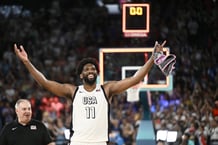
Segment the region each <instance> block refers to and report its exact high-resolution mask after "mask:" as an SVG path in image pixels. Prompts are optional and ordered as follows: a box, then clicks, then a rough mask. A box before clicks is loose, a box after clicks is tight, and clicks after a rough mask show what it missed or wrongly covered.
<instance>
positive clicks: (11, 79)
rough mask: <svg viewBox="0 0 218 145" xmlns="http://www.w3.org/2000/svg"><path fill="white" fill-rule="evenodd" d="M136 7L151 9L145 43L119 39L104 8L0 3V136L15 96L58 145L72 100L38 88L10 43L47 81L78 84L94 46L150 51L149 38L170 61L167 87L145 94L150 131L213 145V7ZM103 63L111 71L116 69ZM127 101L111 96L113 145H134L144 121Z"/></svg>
mask: <svg viewBox="0 0 218 145" xmlns="http://www.w3.org/2000/svg"><path fill="white" fill-rule="evenodd" d="M136 2H138V1H136ZM141 2H149V3H150V4H151V13H150V15H151V22H150V33H149V34H148V37H146V38H124V37H123V35H122V29H121V20H120V19H121V16H120V15H110V14H109V13H108V11H107V8H106V7H104V6H98V5H95V6H93V7H87V6H85V3H84V6H83V5H81V3H80V5H79V7H76V6H74V7H73V8H71V7H70V6H66V5H60V3H59V1H58V0H53V1H52V3H51V4H50V5H46V7H41V8H39V9H38V10H34V11H31V10H28V9H27V8H25V7H21V8H18V9H16V10H14V11H13V10H12V9H10V10H9V11H6V9H4V10H5V11H4V10H2V8H3V7H2V6H1V5H0V7H1V11H0V19H1V20H0V34H1V37H0V130H1V128H2V127H3V126H4V125H5V124H6V123H8V122H10V121H12V120H14V119H15V117H16V114H15V112H14V103H15V101H16V100H17V99H18V98H29V99H30V100H31V103H32V105H33V113H34V114H33V117H34V118H36V119H39V120H41V121H42V122H44V123H45V124H46V126H47V127H48V129H49V131H50V133H51V135H52V137H53V139H54V140H56V141H57V142H56V144H57V145H62V144H64V143H65V137H64V134H63V132H64V130H65V129H69V128H70V123H71V118H70V117H71V116H70V112H71V100H66V99H63V98H61V96H53V94H50V93H48V92H47V91H46V90H44V89H42V88H40V86H39V85H38V84H37V83H36V82H35V81H34V80H33V79H32V78H31V76H30V75H29V73H28V72H27V70H26V69H25V68H24V66H23V64H22V63H21V62H20V61H19V60H18V59H17V58H16V56H15V55H14V52H13V44H14V43H17V44H18V45H19V44H22V45H24V46H25V48H26V50H27V52H28V53H29V55H30V59H31V60H32V62H33V63H34V64H35V66H37V68H38V69H39V70H40V71H42V72H43V74H45V75H46V76H47V77H48V78H49V79H51V80H56V81H59V82H69V83H74V84H78V83H79V80H78V78H77V76H76V74H75V69H76V65H77V63H78V61H79V60H81V58H83V57H87V56H91V57H95V58H97V59H98V52H99V48H101V47H134V46H137V47H153V45H154V42H155V41H156V40H158V41H163V40H167V46H168V47H169V48H170V51H171V53H174V54H175V55H176V56H177V58H176V68H175V70H174V72H173V74H172V75H173V86H174V88H173V90H172V91H168V92H161V91H155V92H151V96H152V105H151V117H152V119H153V121H154V127H155V130H156V131H157V130H160V129H164V130H174V131H177V132H178V136H177V138H178V139H177V142H174V143H171V144H173V145H214V144H218V143H217V142H218V135H217V134H218V61H217V56H218V49H217V48H218V15H217V14H218V2H217V1H216V0H192V1H186V2H185V1H183V0H177V1H175V0H168V1H161V0H157V1H141ZM110 65H111V66H110V68H111V69H113V68H114V65H116V64H110ZM114 72H116V70H114ZM114 75H115V76H114V77H115V78H119V77H120V74H114ZM126 97H127V96H126V93H122V94H120V95H117V96H116V97H114V99H113V104H112V105H111V107H112V109H111V128H110V138H111V141H113V142H114V143H116V144H117V145H123V144H125V145H134V144H135V138H136V134H137V128H138V125H139V121H140V119H142V117H143V110H142V108H143V107H142V106H141V103H140V102H134V103H132V102H127V101H126Z"/></svg>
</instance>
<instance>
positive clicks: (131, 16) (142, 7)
mask: <svg viewBox="0 0 218 145" xmlns="http://www.w3.org/2000/svg"><path fill="white" fill-rule="evenodd" d="M122 31H123V34H124V37H147V34H148V33H149V31H150V5H149V4H145V3H140V4H135V3H134V4H132V3H131V4H130V3H127V4H123V6H122Z"/></svg>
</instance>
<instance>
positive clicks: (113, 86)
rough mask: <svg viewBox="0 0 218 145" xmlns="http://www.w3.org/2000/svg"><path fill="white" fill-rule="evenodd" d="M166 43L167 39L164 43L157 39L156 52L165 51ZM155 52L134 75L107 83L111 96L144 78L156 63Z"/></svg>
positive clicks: (106, 86) (106, 87) (107, 89)
mask: <svg viewBox="0 0 218 145" xmlns="http://www.w3.org/2000/svg"><path fill="white" fill-rule="evenodd" d="M165 43H166V41H164V42H163V43H162V44H159V43H158V42H157V41H156V42H155V45H154V52H160V51H163V46H164V45H165ZM154 52H153V53H152V56H151V57H150V58H149V59H148V61H147V62H146V63H145V64H144V65H143V66H142V67H141V68H140V69H139V70H138V71H137V72H136V73H135V74H134V76H132V77H128V78H125V79H123V80H120V81H112V82H108V83H106V84H105V85H104V86H105V90H106V91H108V94H109V96H113V95H114V94H117V93H121V92H123V91H125V90H127V89H128V88H130V87H132V86H134V85H136V84H138V83H139V82H140V81H141V80H143V79H144V77H145V75H146V74H147V73H148V72H149V71H150V69H151V67H152V66H153V64H154V56H153V54H154Z"/></svg>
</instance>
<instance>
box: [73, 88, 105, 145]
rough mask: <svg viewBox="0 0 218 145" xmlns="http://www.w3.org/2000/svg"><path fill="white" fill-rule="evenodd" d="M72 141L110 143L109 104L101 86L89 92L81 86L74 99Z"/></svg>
mask: <svg viewBox="0 0 218 145" xmlns="http://www.w3.org/2000/svg"><path fill="white" fill-rule="evenodd" d="M72 105H73V109H72V130H73V136H72V137H71V141H78V142H102V141H108V131H109V128H108V127H109V103H108V100H107V98H106V96H105V93H104V90H103V88H102V86H101V85H97V86H96V88H95V89H94V90H93V91H92V92H87V91H86V90H85V89H84V87H83V86H82V85H81V86H79V87H78V90H77V91H76V93H75V96H74V98H73V104H72Z"/></svg>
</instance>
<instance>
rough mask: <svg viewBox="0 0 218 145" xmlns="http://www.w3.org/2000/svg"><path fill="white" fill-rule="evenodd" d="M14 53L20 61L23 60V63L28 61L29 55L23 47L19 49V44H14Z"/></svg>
mask: <svg viewBox="0 0 218 145" xmlns="http://www.w3.org/2000/svg"><path fill="white" fill-rule="evenodd" d="M14 51H15V53H16V55H17V56H18V58H19V59H20V60H22V61H23V62H24V61H28V56H27V53H26V51H25V50H24V48H23V46H22V45H20V47H17V44H14Z"/></svg>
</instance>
